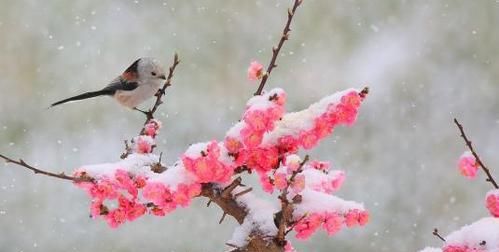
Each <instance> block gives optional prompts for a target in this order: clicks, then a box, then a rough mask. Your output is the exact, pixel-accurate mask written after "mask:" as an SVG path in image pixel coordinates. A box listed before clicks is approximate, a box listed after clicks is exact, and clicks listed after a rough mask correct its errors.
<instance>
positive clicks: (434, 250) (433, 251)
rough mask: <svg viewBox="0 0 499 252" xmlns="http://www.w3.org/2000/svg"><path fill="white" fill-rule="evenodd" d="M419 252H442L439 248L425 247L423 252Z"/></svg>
mask: <svg viewBox="0 0 499 252" xmlns="http://www.w3.org/2000/svg"><path fill="white" fill-rule="evenodd" d="M419 252H442V250H441V249H439V248H432V247H426V248H424V249H423V250H420V251H419Z"/></svg>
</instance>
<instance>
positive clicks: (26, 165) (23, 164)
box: [0, 154, 91, 182]
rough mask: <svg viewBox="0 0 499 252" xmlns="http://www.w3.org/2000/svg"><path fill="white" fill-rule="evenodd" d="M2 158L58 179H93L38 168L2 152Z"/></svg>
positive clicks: (74, 180)
mask: <svg viewBox="0 0 499 252" xmlns="http://www.w3.org/2000/svg"><path fill="white" fill-rule="evenodd" d="M0 158H2V159H4V160H5V162H7V163H13V164H16V165H18V166H21V167H24V168H26V169H29V170H31V171H33V172H34V173H35V174H41V175H45V176H49V177H54V178H58V179H64V180H71V181H73V182H83V181H91V179H89V178H86V177H81V178H79V177H73V176H68V175H66V174H64V172H61V173H53V172H49V171H45V170H41V169H38V168H36V167H34V166H32V165H30V164H27V163H26V162H24V160H22V159H19V160H14V159H12V158H9V157H7V156H4V155H2V154H0Z"/></svg>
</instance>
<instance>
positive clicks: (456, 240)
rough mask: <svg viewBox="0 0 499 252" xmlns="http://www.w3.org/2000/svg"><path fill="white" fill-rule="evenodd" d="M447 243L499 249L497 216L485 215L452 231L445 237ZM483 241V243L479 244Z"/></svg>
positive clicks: (494, 250)
mask: <svg viewBox="0 0 499 252" xmlns="http://www.w3.org/2000/svg"><path fill="white" fill-rule="evenodd" d="M445 240H446V244H447V245H459V246H468V247H470V248H477V249H478V248H481V249H485V250H486V251H488V252H498V251H499V218H493V217H486V218H483V219H480V220H478V221H476V222H474V223H472V224H470V225H467V226H464V227H462V228H461V229H459V230H457V231H454V232H452V233H451V234H450V235H448V236H447V237H445ZM483 241H485V245H480V243H482V242H483Z"/></svg>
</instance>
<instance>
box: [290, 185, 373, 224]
mask: <svg viewBox="0 0 499 252" xmlns="http://www.w3.org/2000/svg"><path fill="white" fill-rule="evenodd" d="M301 196H302V202H301V203H300V204H296V205H295V210H294V212H293V215H294V216H295V217H300V216H303V215H304V214H306V213H323V212H336V213H342V214H344V213H347V212H348V211H349V210H351V209H359V210H364V205H363V204H360V203H357V202H353V201H346V200H343V199H341V198H339V197H336V196H333V195H330V194H327V193H323V192H318V191H314V190H311V189H308V188H305V189H304V190H303V191H302V192H301Z"/></svg>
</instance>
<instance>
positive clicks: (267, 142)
mask: <svg viewBox="0 0 499 252" xmlns="http://www.w3.org/2000/svg"><path fill="white" fill-rule="evenodd" d="M352 91H355V92H360V91H359V90H357V89H353V88H350V89H346V90H343V91H340V92H336V93H334V94H332V95H329V96H326V97H324V98H322V99H321V100H320V101H318V102H316V103H314V104H312V105H310V106H309V107H308V108H307V109H304V110H302V111H298V112H292V113H287V114H285V115H284V116H283V118H282V120H280V121H277V122H276V126H275V128H274V130H273V131H271V132H270V133H268V134H266V135H265V136H264V138H263V142H262V145H263V146H271V145H275V143H276V142H277V140H278V139H279V138H280V137H282V136H286V135H293V136H296V135H298V134H299V133H300V132H301V131H303V130H309V129H311V128H312V127H313V123H314V119H315V118H317V117H319V116H320V115H322V114H323V113H325V112H326V111H327V108H328V107H329V105H331V104H338V103H339V102H340V100H341V97H343V96H344V95H346V94H347V93H349V92H352Z"/></svg>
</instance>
